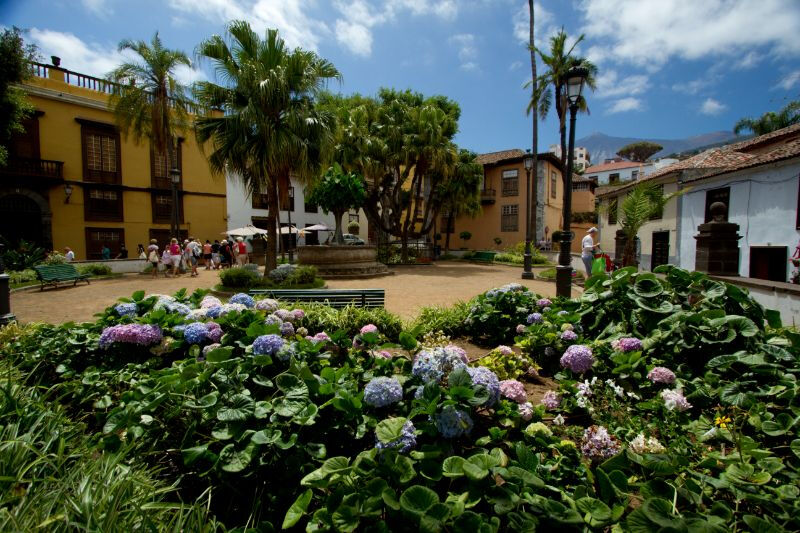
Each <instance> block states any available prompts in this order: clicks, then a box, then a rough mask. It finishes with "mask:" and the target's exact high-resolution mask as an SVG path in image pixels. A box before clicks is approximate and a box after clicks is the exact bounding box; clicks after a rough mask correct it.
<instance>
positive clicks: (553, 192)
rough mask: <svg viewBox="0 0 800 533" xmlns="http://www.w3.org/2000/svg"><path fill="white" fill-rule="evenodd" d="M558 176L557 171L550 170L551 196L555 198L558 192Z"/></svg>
mask: <svg viewBox="0 0 800 533" xmlns="http://www.w3.org/2000/svg"><path fill="white" fill-rule="evenodd" d="M557 187H558V178H557V177H556V173H555V172H552V171H551V172H550V198H555V197H556V194H557V189H556V188H557Z"/></svg>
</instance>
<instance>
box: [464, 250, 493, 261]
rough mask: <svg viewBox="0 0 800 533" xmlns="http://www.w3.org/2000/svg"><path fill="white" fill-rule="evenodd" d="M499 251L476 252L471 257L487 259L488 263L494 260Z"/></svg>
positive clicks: (480, 259)
mask: <svg viewBox="0 0 800 533" xmlns="http://www.w3.org/2000/svg"><path fill="white" fill-rule="evenodd" d="M496 254H497V252H475V253H474V254H473V255H472V257H471V258H470V259H472V260H473V261H486V262H487V263H491V262H492V261H494V256H495V255H496Z"/></svg>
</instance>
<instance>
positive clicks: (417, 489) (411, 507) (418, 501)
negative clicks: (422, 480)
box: [400, 485, 439, 515]
mask: <svg viewBox="0 0 800 533" xmlns="http://www.w3.org/2000/svg"><path fill="white" fill-rule="evenodd" d="M437 503H439V496H438V495H437V494H436V493H435V492H433V491H432V490H431V489H429V488H428V487H423V486H422V485H413V486H411V487H409V488H407V489H406V490H405V491H403V494H401V495H400V506H401V507H402V508H403V509H404V510H406V511H408V512H410V513H413V514H416V515H423V514H425V511H427V510H428V509H430V508H431V507H433V506H434V505H436V504H437Z"/></svg>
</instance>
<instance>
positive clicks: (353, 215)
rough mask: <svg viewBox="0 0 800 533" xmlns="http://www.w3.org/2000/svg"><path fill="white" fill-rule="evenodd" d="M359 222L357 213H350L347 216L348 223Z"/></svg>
mask: <svg viewBox="0 0 800 533" xmlns="http://www.w3.org/2000/svg"><path fill="white" fill-rule="evenodd" d="M358 221H359V220H358V213H357V212H356V213H353V212H350V213H348V215H347V223H348V224H349V223H350V222H358Z"/></svg>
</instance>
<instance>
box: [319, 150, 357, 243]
mask: <svg viewBox="0 0 800 533" xmlns="http://www.w3.org/2000/svg"><path fill="white" fill-rule="evenodd" d="M307 192H308V197H307V201H308V202H309V203H312V204H316V205H318V206H320V207H321V208H322V211H323V212H324V213H325V214H326V215H327V214H328V213H333V215H334V218H335V219H336V233H335V234H334V235H335V241H336V243H337V244H344V238H343V237H342V216H344V214H345V212H347V211H348V210H349V209H357V208H359V207H361V206H362V205H363V204H364V200H365V198H366V192H365V191H364V180H363V179H362V178H361V176H359V175H357V174H356V173H354V172H345V171H343V170H342V167H341V166H340V165H339V164H338V163H334V165H333V166H332V167H330V168H329V169H328V171H327V172H326V173H325V175H324V176H322V178H321V179H320V180H319V181H317V182H316V183H315V184H314V185H313V186H312V188H311V189H310V190H309V191H307Z"/></svg>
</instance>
